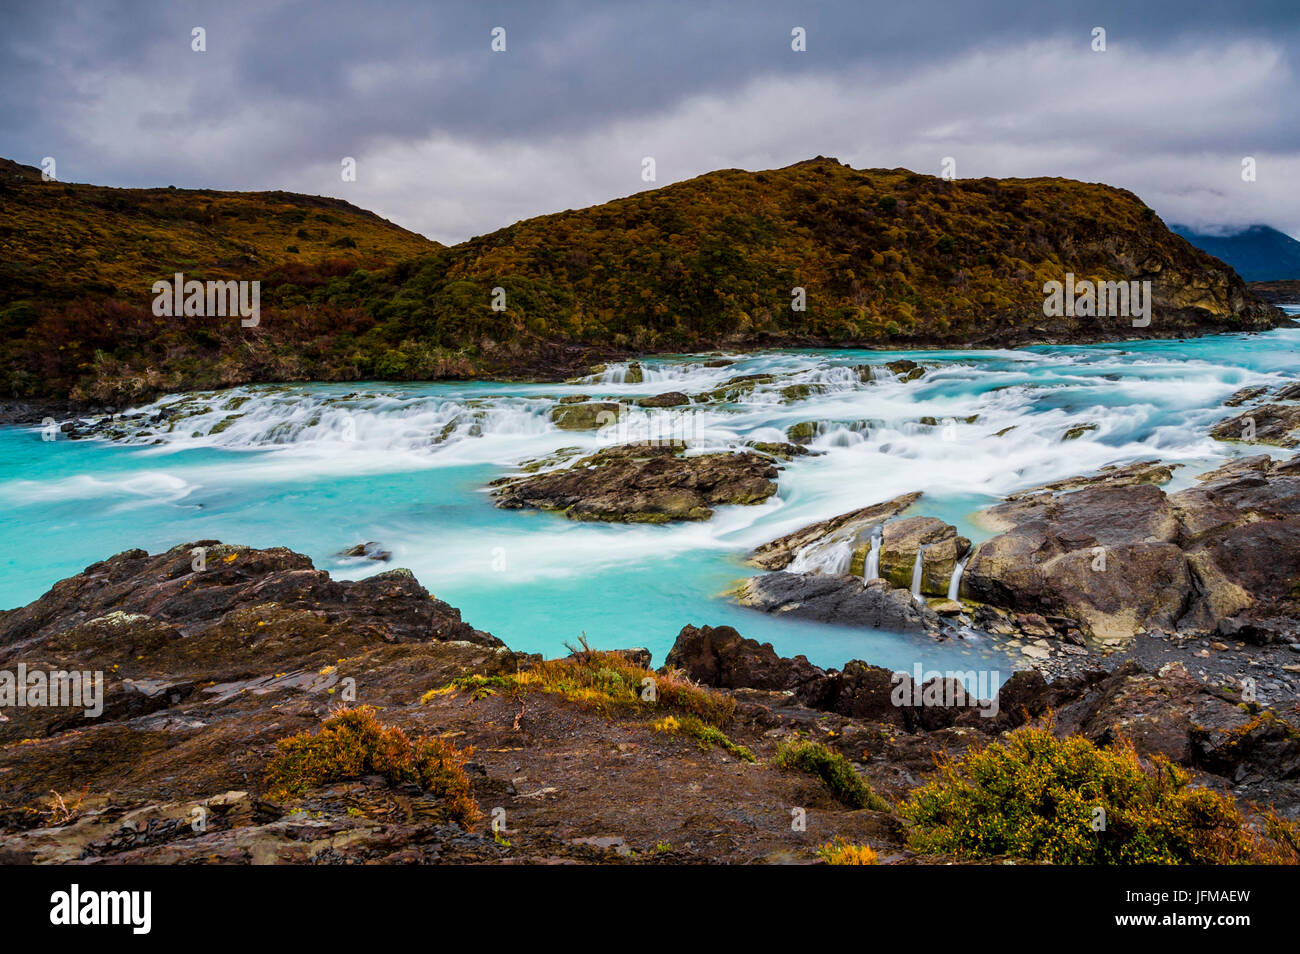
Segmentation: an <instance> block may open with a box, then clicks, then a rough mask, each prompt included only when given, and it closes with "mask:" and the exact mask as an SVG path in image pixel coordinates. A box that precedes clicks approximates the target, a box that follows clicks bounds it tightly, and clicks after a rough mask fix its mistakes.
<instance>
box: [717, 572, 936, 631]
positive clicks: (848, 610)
mask: <svg viewBox="0 0 1300 954" xmlns="http://www.w3.org/2000/svg"><path fill="white" fill-rule="evenodd" d="M737 601H738V602H739V603H740V604H741V605H742V606H749V607H752V608H754V609H758V610H762V611H763V612H765V613H774V614H776V613H782V614H783V613H788V614H790V615H791V616H798V617H801V618H803V619H811V620H816V621H817V622H821V623H838V624H840V625H842V626H858V627H864V628H868V629H883V630H888V631H890V632H896V633H930V634H937V633H939V632H941V629H942V627H941V623H940V620H939V617H938V616H937V615H936V614H935V613H933V612H932V611H931V610H930V609H929V608H928V607H926V606H924V605H921V604H918V603H917V602H916V601H915V600H913V599H912V595H911V593H909V592H908V591H907V590H900V589H896V588H894V587H891V586H890V585H889V584H888V583H886V582H885V581H884V580H868V581H867V582H865V583H864V582H863V581H862V580H861V579H860V578H858V577H855V576H839V575H834V574H828V573H788V572H785V571H780V572H777V573H768V574H766V575H764V576H756V577H753V578H752V579H749V580H746V581H745V582H744V583H743V584H742V585H741V586H740V588H739V590H738V591H737Z"/></svg>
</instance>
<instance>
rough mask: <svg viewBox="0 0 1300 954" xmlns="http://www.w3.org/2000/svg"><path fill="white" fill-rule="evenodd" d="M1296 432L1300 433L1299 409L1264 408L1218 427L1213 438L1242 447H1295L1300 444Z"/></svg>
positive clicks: (1277, 406)
mask: <svg viewBox="0 0 1300 954" xmlns="http://www.w3.org/2000/svg"><path fill="white" fill-rule="evenodd" d="M1297 430H1300V405H1295V404H1263V405H1260V406H1259V407H1252V408H1250V409H1249V410H1247V411H1243V412H1242V413H1241V414H1238V415H1237V416H1236V417H1230V418H1227V419H1226V420H1222V421H1220V422H1219V423H1218V424H1215V425H1214V427H1212V428H1211V429H1210V436H1211V437H1213V438H1214V439H1215V440H1220V441H1233V442H1236V443H1241V444H1273V445H1275V446H1277V447H1295V446H1296V445H1297V444H1300V437H1297V436H1296V431H1297Z"/></svg>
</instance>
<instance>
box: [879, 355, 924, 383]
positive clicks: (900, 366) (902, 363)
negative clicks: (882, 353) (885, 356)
mask: <svg viewBox="0 0 1300 954" xmlns="http://www.w3.org/2000/svg"><path fill="white" fill-rule="evenodd" d="M885 367H886V368H888V369H889V370H890V371H892V372H894V375H895V376H896V377H897V378H898V380H900V381H915V380H916V379H917V378H919V377H921V375H923V374H925V368H923V367H921V366H920V365H919V364H917V363H916V362H915V361H913V360H911V359H910V358H900V359H899V360H897V361H890V362H888V363H887V364H886V365H885Z"/></svg>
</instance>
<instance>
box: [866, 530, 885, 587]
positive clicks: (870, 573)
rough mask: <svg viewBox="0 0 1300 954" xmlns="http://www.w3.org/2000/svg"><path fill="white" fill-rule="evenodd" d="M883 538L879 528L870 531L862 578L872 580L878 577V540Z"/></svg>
mask: <svg viewBox="0 0 1300 954" xmlns="http://www.w3.org/2000/svg"><path fill="white" fill-rule="evenodd" d="M882 539H884V537H883V534H882V533H881V532H880V528H879V527H877V528H876V529H875V530H873V531H872V533H871V549H870V550H868V551H867V560H866V563H865V564H864V565H863V567H862V579H863V581H866V580H874V579H878V578H879V577H880V541H881V540H882Z"/></svg>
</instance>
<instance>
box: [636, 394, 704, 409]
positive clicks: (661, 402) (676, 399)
mask: <svg viewBox="0 0 1300 954" xmlns="http://www.w3.org/2000/svg"><path fill="white" fill-rule="evenodd" d="M636 403H637V405H638V406H640V407H681V406H682V405H684V404H690V403H691V399H690V398H689V397H687V396H686V395H685V394H683V393H682V392H681V391H665V392H664V393H663V394H655V395H652V396H651V397H643V398H641V399H640V400H639V401H637V402H636Z"/></svg>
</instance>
